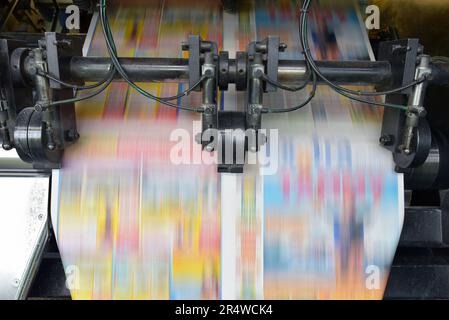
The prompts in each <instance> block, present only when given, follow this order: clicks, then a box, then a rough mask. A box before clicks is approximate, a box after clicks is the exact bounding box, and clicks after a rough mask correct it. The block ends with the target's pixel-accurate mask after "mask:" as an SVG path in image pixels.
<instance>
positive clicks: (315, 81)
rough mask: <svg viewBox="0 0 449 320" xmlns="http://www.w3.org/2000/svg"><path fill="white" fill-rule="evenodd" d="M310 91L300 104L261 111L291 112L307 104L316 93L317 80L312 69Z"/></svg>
mask: <svg viewBox="0 0 449 320" xmlns="http://www.w3.org/2000/svg"><path fill="white" fill-rule="evenodd" d="M312 79H313V80H312V91H311V92H310V93H309V97H308V98H307V99H306V100H305V101H304V102H302V103H301V104H300V105H297V106H295V107H291V108H282V109H277V108H263V109H262V112H263V113H287V112H293V111H296V110H299V109H301V108H303V107H305V106H306V105H308V104H309V102H310V101H312V99H313V98H314V97H315V95H316V91H317V85H318V83H317V82H318V81H317V76H316V74H315V72H313V71H312Z"/></svg>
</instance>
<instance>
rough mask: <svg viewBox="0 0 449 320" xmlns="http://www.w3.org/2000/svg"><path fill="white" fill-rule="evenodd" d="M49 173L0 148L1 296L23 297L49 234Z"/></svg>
mask: <svg viewBox="0 0 449 320" xmlns="http://www.w3.org/2000/svg"><path fill="white" fill-rule="evenodd" d="M49 195H50V175H49V174H45V173H43V172H38V171H36V170H33V169H32V167H31V165H29V164H26V163H24V162H22V161H21V160H20V158H19V157H18V156H17V154H16V153H15V152H13V151H9V152H4V151H1V152H0V204H1V208H2V209H1V210H0V221H1V223H0V260H1V263H0V299H2V300H5V299H8V300H9V299H25V298H26V297H27V294H28V290H29V288H30V285H31V283H32V281H33V279H34V276H35V274H36V271H37V267H38V266H39V264H40V261H41V258H42V253H43V250H44V248H45V244H46V243H47V240H48V237H49V227H48V220H47V219H48V210H49V208H48V205H49Z"/></svg>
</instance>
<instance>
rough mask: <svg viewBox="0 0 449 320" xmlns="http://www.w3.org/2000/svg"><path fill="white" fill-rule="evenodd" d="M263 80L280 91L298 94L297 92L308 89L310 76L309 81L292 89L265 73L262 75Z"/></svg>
mask: <svg viewBox="0 0 449 320" xmlns="http://www.w3.org/2000/svg"><path fill="white" fill-rule="evenodd" d="M262 79H263V80H265V81H266V82H268V83H269V84H271V85H273V86H275V87H277V88H279V89H282V90H286V91H290V92H297V91H300V90H302V89H304V88H305V87H307V85H308V84H309V79H310V75H309V77H308V79H306V80H305V81H304V83H302V84H301V85H300V86H298V87H290V86H286V85H283V84H282V83H280V82H278V81H275V80H273V79H271V78H270V77H269V76H268V75H266V74H265V73H263V74H262Z"/></svg>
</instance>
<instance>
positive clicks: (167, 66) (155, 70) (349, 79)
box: [68, 57, 391, 85]
mask: <svg viewBox="0 0 449 320" xmlns="http://www.w3.org/2000/svg"><path fill="white" fill-rule="evenodd" d="M119 60H120V62H121V64H122V66H123V68H124V69H125V71H126V72H127V73H128V75H129V76H130V78H131V79H132V80H133V81H136V82H170V81H171V82H187V80H188V79H189V67H188V59H178V58H120V59H119ZM235 63H236V61H235V60H234V59H230V60H229V69H230V70H231V69H235ZM68 65H69V68H70V70H69V72H70V74H71V78H72V80H73V81H86V82H88V81H99V80H101V79H103V78H105V77H106V75H107V72H108V70H109V66H110V60H109V59H108V58H99V57H72V58H71V60H70V61H69V62H68ZM317 65H318V67H319V68H320V70H321V72H322V73H323V74H324V75H325V76H326V77H328V78H329V79H330V80H332V81H336V82H338V83H340V84H359V85H365V84H375V85H376V84H385V83H388V81H389V80H390V78H391V66H390V63H389V62H371V61H321V62H318V63H317ZM278 77H279V81H280V82H282V83H283V84H298V83H300V82H302V81H304V80H305V79H306V77H307V69H306V64H305V62H304V61H303V60H280V61H279V73H278ZM117 78H118V76H117ZM230 80H231V83H232V82H234V81H235V77H232V76H230Z"/></svg>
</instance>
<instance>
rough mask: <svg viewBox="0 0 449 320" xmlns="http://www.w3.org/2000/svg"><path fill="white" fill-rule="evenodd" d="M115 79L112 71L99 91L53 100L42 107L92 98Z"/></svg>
mask: <svg viewBox="0 0 449 320" xmlns="http://www.w3.org/2000/svg"><path fill="white" fill-rule="evenodd" d="M113 79H114V73H113V72H112V73H111V74H110V75H109V79H107V80H106V82H105V83H104V84H103V86H102V87H101V88H100V89H98V90H97V91H95V92H93V93H91V94H88V95H87V96H84V97H79V98H71V99H66V100H60V101H53V102H51V103H49V104H47V105H44V106H42V108H44V109H45V108H48V107H52V106H57V105H62V104H69V103H75V102H79V101H83V100H87V99H91V98H93V97H95V96H97V95H99V94H100V93H102V92H103V91H104V90H105V89H106V88H107V87H108V86H109V85H110V84H111V82H112V80H113Z"/></svg>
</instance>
